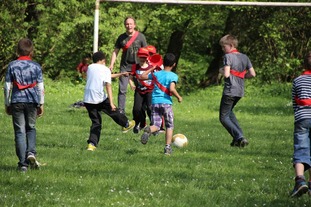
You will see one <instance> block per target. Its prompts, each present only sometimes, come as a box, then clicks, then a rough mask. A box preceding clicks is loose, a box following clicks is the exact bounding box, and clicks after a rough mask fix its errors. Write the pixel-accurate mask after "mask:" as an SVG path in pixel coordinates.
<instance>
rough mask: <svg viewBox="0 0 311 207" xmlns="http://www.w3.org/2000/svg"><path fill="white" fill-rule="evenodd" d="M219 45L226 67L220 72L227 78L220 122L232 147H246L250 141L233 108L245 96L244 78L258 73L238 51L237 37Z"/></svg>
mask: <svg viewBox="0 0 311 207" xmlns="http://www.w3.org/2000/svg"><path fill="white" fill-rule="evenodd" d="M219 44H220V45H221V47H222V50H223V51H224V52H225V55H224V58H223V64H224V67H223V68H221V69H220V70H219V72H220V73H221V74H222V75H223V76H224V78H225V79H224V80H225V86H224V89H223V94H222V98H221V103H220V110H219V120H220V122H221V124H222V125H223V126H224V127H225V128H226V130H227V131H228V132H229V134H230V135H231V136H232V138H233V139H232V142H231V144H230V145H231V146H237V147H244V146H246V145H248V141H247V140H246V139H245V138H244V135H243V131H242V129H241V127H240V125H239V123H238V120H237V119H236V117H235V115H234V113H233V108H234V107H235V105H236V104H237V103H238V101H239V100H240V99H241V98H242V97H243V96H244V78H252V77H255V76H256V73H255V70H254V68H253V66H252V63H251V61H250V60H249V58H248V57H247V56H246V55H245V54H242V53H240V52H239V51H238V50H237V47H238V40H237V38H236V37H235V36H233V35H225V36H224V37H222V38H221V39H220V41H219Z"/></svg>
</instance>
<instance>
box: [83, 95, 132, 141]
mask: <svg viewBox="0 0 311 207" xmlns="http://www.w3.org/2000/svg"><path fill="white" fill-rule="evenodd" d="M84 105H85V107H86V109H87V111H88V113H89V117H90V119H91V121H92V125H91V128H90V136H89V139H88V141H87V143H90V142H92V143H93V144H94V145H95V146H97V144H98V143H99V140H100V133H101V129H102V116H101V113H102V112H104V113H105V114H107V115H108V116H110V117H111V118H112V119H113V120H114V121H115V122H116V123H117V124H118V125H120V126H122V127H126V125H127V122H128V118H127V117H126V116H125V115H124V114H122V113H120V111H119V109H117V110H116V111H112V110H111V106H110V103H109V99H108V98H107V99H106V100H104V101H103V102H102V103H99V104H89V103H84Z"/></svg>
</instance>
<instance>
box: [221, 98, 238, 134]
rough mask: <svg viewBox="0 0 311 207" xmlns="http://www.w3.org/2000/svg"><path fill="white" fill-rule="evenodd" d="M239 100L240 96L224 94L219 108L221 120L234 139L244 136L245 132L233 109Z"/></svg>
mask: <svg viewBox="0 0 311 207" xmlns="http://www.w3.org/2000/svg"><path fill="white" fill-rule="evenodd" d="M239 100H240V98H239V97H230V96H222V98H221V103H220V110H219V120H220V122H221V124H222V125H223V126H224V127H225V129H226V130H227V131H228V132H229V134H230V135H231V136H232V138H233V139H234V140H238V139H240V138H242V137H243V132H242V130H241V128H240V126H239V123H238V121H237V119H236V117H235V115H234V113H233V111H232V110H233V107H234V106H235V105H236V104H237V102H238V101H239Z"/></svg>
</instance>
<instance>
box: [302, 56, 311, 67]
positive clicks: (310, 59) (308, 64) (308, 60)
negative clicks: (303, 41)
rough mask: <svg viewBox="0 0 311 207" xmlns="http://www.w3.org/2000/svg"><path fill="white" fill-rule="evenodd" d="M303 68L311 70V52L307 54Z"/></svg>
mask: <svg viewBox="0 0 311 207" xmlns="http://www.w3.org/2000/svg"><path fill="white" fill-rule="evenodd" d="M303 66H304V69H306V70H311V51H309V52H308V53H307V54H306V56H305V59H304V62H303Z"/></svg>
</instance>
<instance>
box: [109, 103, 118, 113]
mask: <svg viewBox="0 0 311 207" xmlns="http://www.w3.org/2000/svg"><path fill="white" fill-rule="evenodd" d="M110 106H111V111H116V110H117V107H116V106H115V105H114V104H113V103H112V104H110Z"/></svg>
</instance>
